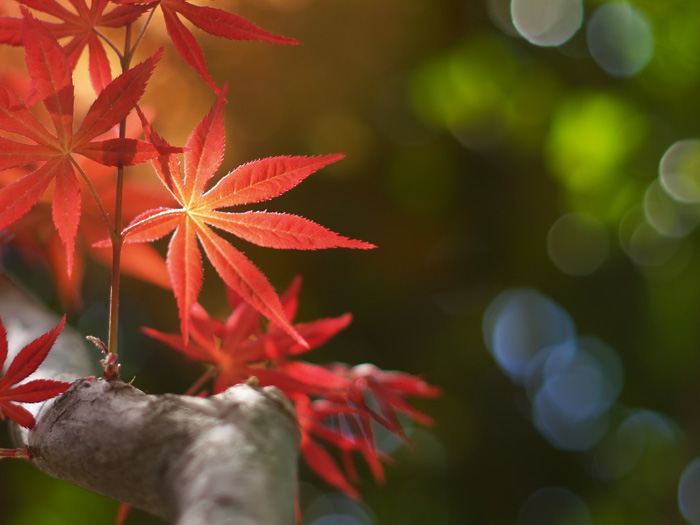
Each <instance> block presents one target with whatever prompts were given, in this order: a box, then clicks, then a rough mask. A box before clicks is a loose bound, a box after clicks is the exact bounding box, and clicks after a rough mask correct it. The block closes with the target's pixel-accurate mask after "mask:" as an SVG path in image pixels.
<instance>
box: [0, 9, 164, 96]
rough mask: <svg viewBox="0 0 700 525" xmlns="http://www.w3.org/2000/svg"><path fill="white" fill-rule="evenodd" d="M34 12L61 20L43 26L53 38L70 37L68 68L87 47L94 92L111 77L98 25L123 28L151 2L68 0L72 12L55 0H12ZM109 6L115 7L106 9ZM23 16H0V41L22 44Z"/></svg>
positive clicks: (72, 66) (133, 20) (75, 62)
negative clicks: (123, 2) (134, 3)
mask: <svg viewBox="0 0 700 525" xmlns="http://www.w3.org/2000/svg"><path fill="white" fill-rule="evenodd" d="M15 1H16V2H17V3H19V4H22V5H24V6H27V7H30V8H32V9H34V10H35V11H39V12H41V13H45V14H47V15H49V16H51V17H54V18H57V19H58V20H59V21H60V22H57V23H55V22H51V23H49V22H46V23H45V27H46V28H47V29H48V30H49V31H50V32H51V34H52V35H53V36H54V38H57V39H61V38H70V41H69V42H68V43H67V44H65V46H64V50H65V52H66V54H67V55H68V60H69V62H70V64H71V68H75V66H76V64H77V63H78V59H79V58H80V55H81V54H82V53H83V50H84V49H85V48H86V47H87V49H88V53H89V54H88V57H89V69H90V81H91V83H92V86H93V88H94V90H95V92H96V93H99V92H100V91H102V90H103V89H104V88H105V87H106V86H107V84H109V83H110V82H111V80H112V71H111V68H110V65H109V59H108V58H107V53H106V51H105V45H106V38H105V37H104V35H102V34H101V33H100V28H105V27H106V28H118V27H124V26H126V25H129V24H131V23H133V22H135V21H136V20H137V19H138V18H139V17H140V16H141V15H142V14H143V13H145V12H146V11H148V10H149V8H150V7H151V6H150V5H145V6H140V5H120V6H116V7H114V6H113V5H112V4H111V3H110V1H109V0H91V2H90V6H88V5H87V2H86V0H71V2H70V3H71V5H72V7H73V11H71V10H70V9H69V8H68V7H67V6H63V5H61V4H59V3H58V2H56V0H15ZM109 6H112V7H114V8H113V9H111V10H107V8H108V7H109ZM22 25H23V24H22V19H21V18H13V17H9V16H3V17H0V43H4V44H10V45H13V46H21V45H24V36H23V30H22Z"/></svg>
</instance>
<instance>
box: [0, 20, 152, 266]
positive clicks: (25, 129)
mask: <svg viewBox="0 0 700 525" xmlns="http://www.w3.org/2000/svg"><path fill="white" fill-rule="evenodd" d="M24 41H25V50H26V62H27V67H28V70H29V74H30V76H31V78H32V81H33V84H34V89H36V92H37V93H38V95H39V96H40V98H41V99H42V102H43V105H44V107H45V108H46V110H47V111H48V113H49V116H50V118H51V121H52V123H53V127H54V129H55V133H53V132H51V131H49V130H48V129H47V128H46V127H44V126H43V125H42V124H41V123H40V122H39V121H38V120H37V118H36V117H35V116H34V114H33V113H32V112H31V111H29V109H28V108H27V107H26V105H25V104H23V103H22V102H21V101H20V99H19V97H18V96H17V95H16V94H15V93H14V91H12V90H10V89H8V88H5V87H4V86H0V131H2V130H4V131H5V132H7V133H5V136H2V135H1V134H0V170H5V169H10V168H15V167H20V166H32V168H33V171H31V172H30V173H28V174H27V175H25V176H23V177H22V178H20V179H19V180H17V181H15V182H13V183H11V184H9V185H7V186H5V187H4V188H2V189H0V230H2V229H4V228H6V227H7V226H8V225H9V224H12V223H13V222H14V221H16V220H18V219H20V218H21V217H22V216H23V215H25V214H26V213H27V212H28V211H29V210H30V209H31V208H32V207H33V206H34V205H35V204H36V203H37V202H38V201H39V199H40V198H41V196H42V195H43V193H44V191H45V190H46V189H47V188H48V187H49V184H50V183H51V182H52V181H55V184H54V191H53V205H52V208H53V222H54V225H55V226H56V229H57V230H58V234H59V236H60V237H61V241H62V242H63V244H64V247H65V252H66V260H67V267H68V268H69V271H70V269H71V268H72V266H73V264H72V262H73V251H74V245H75V236H76V231H77V228H78V223H79V221H80V210H81V191H80V182H79V179H78V177H77V176H76V171H75V170H76V167H77V166H78V163H77V161H76V160H75V158H74V156H75V155H81V156H83V157H86V158H88V159H91V160H94V161H96V162H98V163H100V164H104V165H108V166H118V165H131V164H136V163H139V162H143V161H145V160H148V159H150V158H153V157H155V156H156V155H157V154H158V150H156V148H155V147H154V146H153V145H152V144H148V143H146V142H143V141H139V140H134V139H108V140H96V138H97V137H99V136H100V135H102V134H103V133H105V132H106V131H107V130H109V129H110V128H112V127H113V126H114V125H115V124H117V123H118V122H120V121H121V120H123V119H124V118H125V117H126V115H127V114H128V113H129V112H130V111H131V110H132V109H133V108H134V107H135V105H136V103H137V102H138V100H139V98H140V97H141V95H142V94H143V92H144V90H145V88H146V82H147V81H148V78H149V77H150V75H151V73H152V72H153V68H154V67H155V64H156V62H157V61H158V59H159V58H160V56H161V54H162V52H158V53H156V54H155V55H154V56H152V57H151V58H149V59H147V60H145V61H144V62H142V63H141V64H139V65H137V66H135V67H134V68H132V69H129V70H128V71H126V72H125V73H123V74H122V75H121V76H119V77H117V78H116V79H115V80H114V81H113V82H111V83H110V84H109V85H108V86H106V87H105V89H104V90H103V91H102V92H101V93H100V94H99V96H98V97H97V99H96V100H95V102H94V103H93V104H92V106H91V107H90V109H89V110H88V112H87V114H86V115H85V117H84V119H83V121H82V123H81V125H80V127H79V128H78V130H77V131H75V132H74V131H73V101H74V88H73V80H72V78H71V68H70V64H69V61H68V57H67V56H66V54H65V52H64V51H63V49H62V48H61V47H60V45H59V44H58V42H57V41H56V39H55V38H53V36H51V35H50V34H49V33H48V32H47V31H46V30H45V26H44V24H42V23H41V22H39V21H38V20H36V19H34V17H32V16H31V15H30V14H29V13H28V12H27V11H26V10H24ZM8 134H9V137H13V138H9V137H8ZM15 137H19V138H20V140H16V139H15Z"/></svg>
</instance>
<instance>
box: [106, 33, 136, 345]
mask: <svg viewBox="0 0 700 525" xmlns="http://www.w3.org/2000/svg"><path fill="white" fill-rule="evenodd" d="M131 28H132V26H131V24H129V25H127V26H126V34H125V35H124V55H123V56H122V57H121V59H120V62H121V68H122V73H125V72H126V71H127V70H128V69H129V65H130V63H131V57H132V55H133V49H132V48H131ZM119 138H120V139H123V138H126V118H124V120H122V121H121V122H120V123H119ZM123 199H124V166H123V165H122V164H121V163H120V164H119V165H118V166H117V179H116V198H115V205H114V232H113V235H112V278H111V283H110V290H109V336H108V338H107V349H108V350H109V352H110V353H111V354H114V355H115V356H116V355H117V348H118V328H119V290H120V285H121V260H122V246H123V245H124V235H123V234H122V209H123V206H122V202H123Z"/></svg>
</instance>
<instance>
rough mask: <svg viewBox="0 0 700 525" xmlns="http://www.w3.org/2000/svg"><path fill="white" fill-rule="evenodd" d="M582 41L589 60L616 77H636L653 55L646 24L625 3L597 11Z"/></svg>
mask: <svg viewBox="0 0 700 525" xmlns="http://www.w3.org/2000/svg"><path fill="white" fill-rule="evenodd" d="M586 41H587V42H588V49H589V51H590V53H591V56H592V57H593V59H594V60H595V61H596V62H597V63H598V65H600V67H602V68H603V69H604V70H605V71H607V72H608V73H609V74H610V75H613V76H616V77H631V76H634V75H636V74H637V73H639V72H640V71H641V70H642V69H644V67H645V66H646V65H647V64H648V63H649V61H650V60H651V58H652V56H653V55H654V33H653V31H652V28H651V25H650V24H649V20H648V19H647V17H646V16H645V15H644V13H642V12H641V11H640V10H639V9H637V8H636V7H635V6H634V5H632V4H631V3H629V2H610V3H606V4H604V5H602V6H601V7H599V8H598V9H597V10H596V12H595V13H593V16H592V17H591V19H590V20H589V22H588V27H587V30H586Z"/></svg>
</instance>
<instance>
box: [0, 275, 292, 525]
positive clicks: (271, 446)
mask: <svg viewBox="0 0 700 525" xmlns="http://www.w3.org/2000/svg"><path fill="white" fill-rule="evenodd" d="M0 316H2V319H3V322H4V323H5V326H6V328H7V331H8V337H9V341H10V356H12V355H13V354H14V353H16V352H18V351H19V349H21V348H22V346H23V345H24V344H26V343H28V342H29V341H31V340H32V339H34V338H35V337H37V336H38V335H40V334H41V333H43V332H46V331H47V330H48V329H50V328H52V327H53V326H55V324H56V323H57V321H58V318H57V317H55V316H53V315H50V314H48V313H46V312H45V311H44V310H43V308H42V307H41V306H39V305H38V304H37V303H36V302H35V301H33V300H32V299H31V298H29V296H28V295H26V294H25V293H24V292H21V291H19V290H18V289H17V288H16V287H14V286H13V285H12V284H10V283H9V281H7V280H4V281H3V282H0ZM64 332H65V333H62V334H61V336H60V337H59V339H58V341H57V343H56V346H55V348H54V350H52V352H51V354H49V358H48V359H47V361H46V362H45V363H44V365H43V366H42V367H41V368H40V370H39V371H38V373H37V375H34V376H32V378H36V377H46V378H54V379H63V380H75V382H74V384H73V386H72V387H71V388H70V389H69V390H68V391H67V392H66V393H65V394H63V395H62V396H60V397H59V398H56V399H55V400H51V401H49V402H47V403H44V404H43V405H40V406H38V407H36V408H35V412H36V417H37V425H36V427H35V428H34V429H33V430H31V431H26V430H21V429H19V428H17V429H15V430H16V431H17V432H16V435H17V438H18V439H19V440H20V441H21V442H22V443H23V444H25V445H28V446H29V447H30V448H31V450H32V451H33V452H34V453H35V454H36V457H34V458H33V459H32V460H31V461H32V462H33V463H34V464H35V465H36V466H37V467H38V468H39V469H40V470H42V471H44V472H46V473H47V474H50V475H52V476H55V477H58V478H61V479H65V480H67V481H70V482H71V483H75V484H76V485H79V486H81V487H84V488H86V489H89V490H92V491H94V492H98V493H100V494H103V495H105V496H108V497H110V498H114V499H117V500H119V501H123V502H126V503H129V504H131V505H133V506H135V507H138V508H141V509H144V510H146V511H147V512H150V513H152V514H155V515H157V516H161V517H163V518H165V519H166V520H168V521H169V522H171V523H176V524H178V525H199V524H202V525H204V524H207V525H216V524H222V525H223V524H236V525H253V524H260V525H278V524H279V525H289V524H291V523H293V522H294V497H295V480H296V462H297V454H298V445H299V432H298V429H297V426H296V419H295V416H294V413H293V409H292V408H291V405H290V404H289V403H288V402H287V401H286V399H285V398H284V397H283V396H282V394H281V393H280V392H279V390H277V389H275V388H272V387H265V388H259V387H256V386H254V385H238V386H236V387H233V388H231V389H229V390H227V391H226V392H223V393H221V394H219V395H216V396H212V397H209V398H196V397H187V396H178V395H173V394H165V395H147V394H145V393H143V392H142V391H140V390H138V389H137V388H135V387H133V386H131V385H128V384H126V383H123V382H121V381H118V380H117V381H105V380H104V379H101V378H97V379H92V380H88V379H85V377H86V376H89V375H92V374H94V373H95V366H94V364H95V363H96V361H97V359H91V357H90V353H89V352H88V351H87V350H86V348H85V344H84V343H83V342H82V341H81V339H80V337H79V336H78V335H77V334H76V333H75V332H73V331H71V330H70V329H68V328H66V329H65V330H64ZM93 353H94V354H95V355H96V356H97V355H99V354H98V353H97V352H96V351H95V352H93ZM76 378H77V379H76ZM31 407H32V405H27V408H30V409H31Z"/></svg>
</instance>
